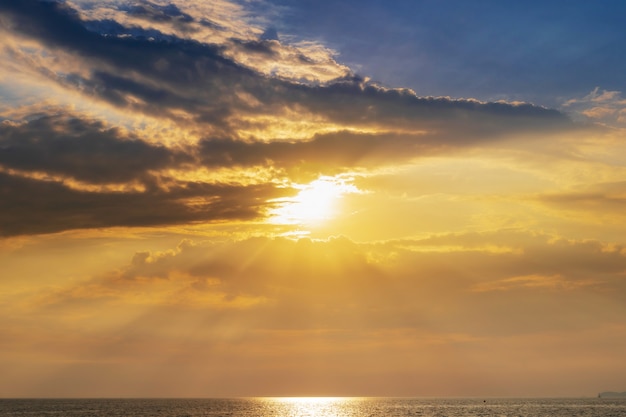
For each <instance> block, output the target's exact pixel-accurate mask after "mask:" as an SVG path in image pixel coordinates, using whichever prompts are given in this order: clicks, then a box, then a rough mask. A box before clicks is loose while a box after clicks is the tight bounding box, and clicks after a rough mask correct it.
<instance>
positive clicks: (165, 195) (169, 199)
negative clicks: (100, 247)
mask: <svg viewBox="0 0 626 417" xmlns="http://www.w3.org/2000/svg"><path fill="white" fill-rule="evenodd" d="M144 182H145V183H147V182H148V181H147V180H146V181H144ZM284 192H285V191H284V190H277V189H276V188H275V187H274V186H272V185H251V186H244V185H228V184H206V183H194V182H186V183H185V182H178V183H175V184H168V188H167V189H165V188H162V187H159V185H158V184H157V183H156V179H155V180H154V181H153V183H152V184H149V183H148V184H147V189H146V190H145V191H125V192H122V191H99V192H91V191H82V190H75V189H72V188H70V187H68V186H67V185H65V184H63V183H61V182H58V181H51V180H48V181H46V180H43V181H40V180H35V179H30V178H22V177H17V176H12V175H9V174H6V173H1V172H0V236H15V235H21V234H40V233H54V232H60V231H63V230H72V229H86V228H104V227H114V226H128V227H138V226H157V225H173V224H193V223H200V222H215V221H225V220H249V219H253V218H257V217H259V216H262V215H263V214H264V212H265V210H266V209H267V203H266V201H267V200H268V199H271V198H275V197H279V196H281V195H282V193H284Z"/></svg>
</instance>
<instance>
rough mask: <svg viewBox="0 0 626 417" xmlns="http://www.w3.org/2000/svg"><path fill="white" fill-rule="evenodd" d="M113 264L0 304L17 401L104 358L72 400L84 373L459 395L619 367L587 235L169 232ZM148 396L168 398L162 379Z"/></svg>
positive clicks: (103, 377) (616, 279) (599, 257)
mask: <svg viewBox="0 0 626 417" xmlns="http://www.w3.org/2000/svg"><path fill="white" fill-rule="evenodd" d="M144 243H145V242H144ZM498 246H508V247H514V248H516V249H518V250H517V251H495V250H493V249H492V248H494V247H498ZM129 255H130V256H128V258H127V261H126V262H124V263H122V264H115V265H107V269H106V270H104V271H101V272H98V273H95V274H94V275H92V276H91V277H84V279H82V280H76V279H71V280H66V281H64V282H50V283H47V284H46V285H45V286H42V287H39V288H29V289H27V290H22V291H20V292H19V293H14V294H12V295H11V296H10V297H8V296H3V298H2V303H0V311H1V312H2V313H3V317H5V320H3V321H2V323H1V324H0V327H1V328H2V331H3V334H6V335H10V336H11V337H7V338H4V339H3V340H2V341H0V343H2V347H3V349H4V351H5V352H7V353H6V354H5V356H4V358H5V359H6V362H7V363H8V367H7V368H6V369H9V371H10V372H12V373H13V374H14V375H15V377H16V378H17V379H16V381H18V382H19V383H18V385H17V386H19V387H21V389H22V390H26V391H28V392H32V390H33V389H34V388H32V386H31V387H30V388H28V387H27V386H25V385H23V384H25V381H26V380H31V381H39V382H40V383H41V384H42V386H47V383H46V378H47V377H48V376H49V375H50V374H53V375H54V379H56V380H57V381H58V378H60V377H64V379H63V380H64V381H66V382H67V381H73V380H72V375H74V373H75V372H76V367H78V368H80V369H82V370H83V371H84V370H85V369H90V370H91V369H95V368H97V367H99V366H102V365H103V364H106V365H107V366H105V367H104V368H106V371H105V372H104V373H99V374H98V376H99V378H98V379H97V381H99V382H95V381H92V382H90V383H91V384H93V385H92V386H90V389H87V390H86V391H84V392H85V395H87V393H89V392H92V391H95V390H98V388H99V389H104V388H103V387H102V385H101V384H102V382H101V381H107V382H111V381H117V384H116V385H115V386H117V387H119V381H118V378H117V377H119V375H126V373H127V372H128V368H129V367H130V368H132V369H136V370H140V371H141V372H144V374H145V372H148V375H149V372H159V373H163V372H165V373H167V374H168V375H170V377H171V378H174V379H176V378H183V379H184V378H187V380H188V379H189V378H195V377H196V374H195V373H194V371H193V370H194V369H195V370H197V369H198V368H199V367H200V368H201V369H200V370H201V371H202V372H201V374H202V375H212V376H215V377H217V379H218V380H219V382H220V383H221V385H220V384H217V383H216V384H217V385H216V386H215V387H214V388H215V389H219V386H221V387H222V389H224V385H223V383H224V378H227V379H226V380H228V381H230V382H229V383H228V384H232V386H231V385H228V384H227V385H228V387H229V389H228V392H237V387H238V388H239V389H241V386H240V385H239V384H237V383H236V382H237V380H239V379H243V380H248V379H247V378H263V381H264V385H263V386H264V387H265V386H266V385H265V382H268V381H269V382H268V383H270V384H272V386H273V387H274V389H276V390H278V391H281V390H285V389H289V387H288V386H286V385H285V384H283V383H282V382H277V381H284V378H287V379H288V380H289V379H293V381H292V382H290V384H287V385H292V384H301V380H300V378H295V379H294V374H295V375H298V376H301V375H305V376H306V375H317V373H316V372H319V366H322V367H323V368H322V369H324V370H325V371H326V372H331V370H334V371H332V372H338V371H337V370H338V369H339V370H341V371H340V372H338V375H340V376H337V375H335V374H332V373H331V374H332V375H333V379H335V378H338V377H341V378H344V377H345V378H346V380H345V381H344V384H339V385H338V386H337V387H336V388H337V389H348V388H346V387H354V385H353V384H354V383H355V382H354V381H355V380H360V379H361V378H362V377H363V372H364V373H365V374H366V375H369V376H370V377H372V378H373V380H375V381H378V379H379V377H383V376H384V377H385V378H391V379H393V378H392V377H395V378H408V379H409V380H412V379H417V380H421V379H422V378H423V375H424V373H427V374H429V375H431V374H432V378H434V379H433V380H435V381H440V382H439V383H440V384H445V385H446V386H448V381H447V380H448V377H449V376H450V375H452V376H455V378H454V380H455V381H456V380H458V378H469V377H470V376H471V378H470V380H471V384H470V383H468V384H460V386H461V387H464V389H469V387H471V386H475V384H476V383H477V381H478V380H480V381H481V382H480V383H481V384H487V385H489V382H488V381H490V380H491V379H490V378H491V377H493V378H495V379H496V380H507V379H508V378H510V375H511V373H514V374H515V375H518V376H519V378H522V379H524V380H528V381H529V383H531V384H532V386H533V387H536V380H535V378H536V376H537V375H538V374H541V373H542V372H547V371H545V369H546V366H550V370H551V372H554V370H555V369H556V370H558V372H560V373H562V372H565V370H568V369H571V366H572V363H573V364H575V365H574V366H575V367H576V369H577V370H578V372H582V371H585V370H589V369H596V370H598V369H600V370H601V374H602V375H604V376H606V372H610V374H611V375H613V373H612V372H614V373H616V374H619V373H620V372H622V371H623V369H621V368H620V369H619V370H618V371H615V363H621V362H619V357H620V355H621V352H622V351H623V350H621V347H622V346H624V339H623V336H622V335H623V316H624V313H625V311H624V306H623V302H622V299H623V294H624V290H625V288H624V282H623V271H624V268H625V267H626V257H625V256H624V250H623V247H619V246H611V245H607V244H604V243H602V242H598V241H574V240H564V239H559V238H557V237H554V236H548V235H537V234H531V233H524V232H521V231H513V230H509V231H499V232H492V233H457V234H445V235H439V236H433V237H431V238H425V239H414V240H396V241H388V242H379V243H376V244H368V243H356V242H353V241H350V240H348V239H346V238H335V239H329V240H326V241H316V240H308V239H303V240H299V241H293V240H289V239H284V238H276V239H270V238H262V237H257V238H248V239H244V240H221V241H218V240H211V241H195V242H193V241H189V240H185V241H182V242H181V243H180V244H179V245H177V246H175V247H172V248H171V249H169V250H168V249H166V248H164V249H162V250H152V251H148V250H139V251H136V252H135V253H134V255H132V254H129ZM103 311H106V314H103ZM62 334H63V335H68V336H67V337H60V335H62ZM39 346H46V349H45V352H44V351H41V349H39ZM616 346H617V347H616ZM16 352H19V354H18V353H16ZM589 352H591V353H593V355H589ZM381 353H382V354H381ZM590 358H591V359H590ZM513 359H514V360H513ZM241 361H243V363H242V362H241ZM519 361H521V362H523V363H522V364H520V362H519ZM555 361H556V364H555ZM613 361H617V362H613ZM370 362H372V363H374V365H373V366H370V365H367V366H365V364H369V363H370ZM15 363H18V364H22V366H21V367H20V368H19V369H16V368H15V365H14V364H15ZM232 363H235V364H238V365H237V366H235V367H233V366H232ZM450 363H454V364H455V365H458V366H452V367H451V366H450ZM12 364H13V365H12ZM29 364H30V365H29ZM34 364H36V365H37V367H38V368H39V370H38V371H35V370H33V369H32V367H33V366H34ZM320 364H321V365H320ZM528 364H530V365H528ZM239 365H240V366H241V369H240V368H239V367H238V366H239ZM487 365H489V366H487ZM496 365H497V366H496ZM529 366H530V367H531V369H529ZM41 369H47V370H49V371H50V372H41ZM155 369H156V371H155ZM485 369H489V370H490V371H489V372H488V374H489V375H490V376H491V377H485V375H484V374H483V372H485ZM18 370H19V372H18ZM209 370H210V372H209ZM244 370H245V371H244ZM491 370H494V371H491ZM268 372H269V373H270V374H269V375H273V377H272V378H270V379H267V378H268ZM442 372H443V373H444V374H445V375H446V378H444V379H443V380H438V379H437V378H436V375H438V374H440V373H442ZM134 373H135V372H134V371H133V372H130V374H132V375H134ZM233 373H234V375H235V376H233ZM24 375H29V377H28V378H26V379H24V378H25V377H24ZM132 375H129V377H131V376H132ZM229 375H230V377H229ZM477 375H481V377H477ZM594 375H596V374H594ZM65 377H67V378H69V379H67V378H65ZM228 378H232V380H231V379H228ZM51 379H52V378H51ZM87 379H88V380H89V381H91V379H89V378H87ZM122 379H123V380H124V381H127V379H124V378H122ZM304 379H305V380H307V378H306V377H305V378H304ZM131 380H132V381H135V380H134V379H132V378H131ZM140 380H145V378H140ZM140 380H137V381H136V382H137V384H138V385H137V386H139V387H143V388H144V389H145V382H144V383H141V381H140ZM200 380H202V381H204V382H205V383H208V384H209V386H211V387H213V385H212V383H211V382H209V381H205V380H204V379H202V378H201V379H200ZM20 381H21V382H20ZM168 381H169V379H168ZM485 381H487V382H485ZM530 381H532V382H530ZM553 382H554V381H551V382H550V384H546V385H547V386H546V387H543V389H547V388H549V386H550V385H551V384H552V383H553ZM320 384H321V385H320ZM320 384H317V383H316V384H313V386H311V387H309V388H308V389H314V388H315V387H317V388H319V387H325V386H326V385H325V384H324V383H321V382H320ZM78 385H80V384H78ZM131 385H133V386H134V384H131ZM175 385H177V384H175ZM384 385H385V386H386V385H387V384H386V383H385V384H384ZM401 385H402V384H400V385H398V386H394V387H395V388H394V390H397V389H401ZM427 385H428V386H431V383H430V382H429V384H427ZM466 385H467V386H466ZM80 386H82V385H80ZM194 386H195V384H194ZM203 386H204V385H203ZM254 386H255V384H252V385H251V386H249V387H248V388H247V389H248V390H250V394H252V393H253V392H255V391H254V389H255V388H254ZM489 386H490V385H489ZM298 387H299V388H298V389H305V386H303V385H298ZM342 387H343V388H342ZM363 388H364V389H369V390H372V394H373V393H374V392H376V391H377V390H381V389H383V388H384V387H382V386H378V385H376V384H374V385H370V384H366V385H364V386H363ZM423 388H424V389H427V386H426V384H425V385H424V387H423ZM12 389H16V388H15V386H14V388H12ZM64 389H68V390H71V389H73V390H77V389H78V387H77V386H76V383H74V382H67V385H65V388H64ZM129 389H131V390H137V389H138V388H137V387H136V386H135V387H134V388H133V387H129ZM151 389H154V390H157V392H162V391H160V390H165V391H166V392H171V388H168V387H167V384H165V385H163V386H155V387H151ZM256 389H258V387H257V388H256ZM430 389H432V387H431V388H430ZM490 389H495V388H493V387H492V388H490ZM139 390H140V389H139ZM9 392H13V391H9ZM54 392H56V391H54ZM75 392H83V391H80V390H79V391H75ZM133 392H135V391H133ZM186 392H187V393H189V391H186ZM211 392H213V391H211ZM219 392H221V391H219ZM256 392H257V393H258V391H256ZM288 392H290V391H288ZM368 392H369V391H368ZM383 392H386V391H384V390H383ZM401 392H404V391H401ZM194 393H195V392H194ZM246 393H247V391H246ZM182 394H183V393H182V392H181V395H182ZM353 394H355V392H353ZM390 394H391V393H390Z"/></svg>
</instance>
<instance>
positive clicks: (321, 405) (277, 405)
mask: <svg viewBox="0 0 626 417" xmlns="http://www.w3.org/2000/svg"><path fill="white" fill-rule="evenodd" d="M355 400H356V399H355V398H344V397H276V398H264V401H267V402H269V403H270V404H271V406H272V408H274V409H279V413H278V415H279V416H281V417H348V416H352V415H353V414H352V413H350V407H348V404H349V403H350V402H353V401H355Z"/></svg>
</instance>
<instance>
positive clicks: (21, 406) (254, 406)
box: [0, 397, 626, 417]
mask: <svg viewBox="0 0 626 417" xmlns="http://www.w3.org/2000/svg"><path fill="white" fill-rule="evenodd" d="M0 416H2V417H5V416H31V417H32V416H42V417H43V416H62V417H65V416H67V417H79V416H80V417H87V416H89V417H126V416H128V417H144V416H145V417H148V416H150V417H201V416H211V417H215V416H220V417H221V416H223V417H227V416H228V417H401V416H402V417H405V416H421V417H461V416H472V417H478V416H480V417H626V399H624V398H621V399H620V398H611V399H609V398H540V399H537V398H535V399H532V398H523V399H519V398H517V399H516V398H497V399H495V398H486V399H479V398H455V399H450V398H446V399H437V398H352V397H350V398H344V397H338V398H326V397H324V398H318V397H305V398H292V397H289V398H232V399H0Z"/></svg>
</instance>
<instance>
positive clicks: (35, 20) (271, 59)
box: [0, 0, 579, 235]
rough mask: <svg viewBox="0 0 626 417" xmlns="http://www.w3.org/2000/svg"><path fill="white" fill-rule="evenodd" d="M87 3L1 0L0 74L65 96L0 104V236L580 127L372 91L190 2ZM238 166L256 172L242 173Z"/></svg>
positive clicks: (86, 224) (158, 217) (242, 209)
mask: <svg viewBox="0 0 626 417" xmlns="http://www.w3.org/2000/svg"><path fill="white" fill-rule="evenodd" d="M92 6H93V7H92ZM92 6H90V7H87V6H85V7H84V8H83V9H79V8H77V9H74V8H73V7H79V6H74V3H59V2H40V1H35V0H27V1H22V2H17V1H9V2H4V3H3V4H2V5H0V14H1V15H2V16H3V18H2V25H1V27H2V29H3V32H4V34H6V36H7V39H8V41H9V42H8V43H7V47H6V48H5V49H4V51H3V53H4V54H5V55H6V56H7V57H8V58H10V59H8V62H10V63H11V64H10V65H9V66H6V67H5V68H4V71H5V74H9V75H11V74H16V73H19V74H21V75H20V77H21V80H22V81H21V82H22V83H24V84H28V83H29V82H31V83H32V84H33V85H34V84H37V85H41V84H43V85H49V86H55V88H59V89H60V90H59V91H66V92H67V93H68V95H67V97H66V98H64V97H63V95H57V96H55V97H54V98H53V103H52V104H51V105H49V106H43V105H42V106H39V107H38V110H37V111H36V112H33V113H32V114H18V113H19V112H18V113H16V112H15V111H14V110H6V111H4V113H3V119H4V121H3V122H2V125H1V126H0V170H1V173H2V181H3V184H4V186H3V189H2V193H3V196H4V197H5V198H6V199H7V201H13V203H8V202H5V203H4V204H1V205H0V212H1V213H2V214H3V215H4V217H3V218H4V219H11V220H10V221H9V220H6V221H5V222H3V224H2V226H1V228H0V229H1V230H2V234H4V235H16V234H22V233H26V234H30V233H48V232H57V231H63V230H68V229H75V228H99V227H111V226H140V225H143V226H149V225H167V224H185V223H189V224H196V223H197V222H202V221H222V220H230V219H247V220H252V219H255V220H258V219H264V218H265V215H266V213H267V212H268V210H269V209H271V207H272V206H273V205H274V204H275V203H272V202H271V200H272V198H275V197H277V196H284V195H289V194H292V193H293V192H294V189H293V188H292V187H290V185H291V184H293V183H294V182H297V181H311V180H314V179H315V178H317V177H318V176H319V175H335V174H340V173H345V172H348V171H350V170H363V169H372V168H377V167H385V166H390V165H397V164H404V163H409V162H411V161H413V160H415V159H417V158H422V157H425V156H430V155H435V154H437V155H441V154H446V153H450V152H458V151H459V150H463V149H468V148H469V147H472V146H498V144H504V143H505V139H507V138H509V137H514V136H519V135H535V134H539V133H541V134H542V135H545V136H550V135H552V134H558V133H561V132H564V131H573V130H577V129H579V127H578V126H577V125H575V124H574V123H572V122H571V121H570V120H569V119H568V118H567V117H566V116H564V115H563V114H562V113H560V112H558V111H556V110H551V109H546V108H542V107H538V106H533V105H531V104H525V103H504V102H497V103H489V102H480V101H477V100H471V99H464V100H454V99H450V98H432V97H419V96H417V95H416V94H415V93H414V92H413V91H411V90H408V89H390V88H384V87H381V86H379V85H376V84H374V83H372V82H370V81H368V80H366V79H365V78H363V77H360V76H358V75H355V74H353V73H352V72H351V71H350V70H349V69H347V68H346V67H344V66H342V65H340V64H338V63H337V62H336V61H334V59H333V58H332V53H331V51H328V50H325V49H323V48H320V47H319V46H315V45H307V44H304V43H301V44H291V45H290V44H283V43H281V42H280V41H278V40H276V39H264V38H263V36H262V34H263V31H262V30H261V29H258V28H251V32H250V33H249V34H247V35H245V34H243V33H239V32H234V29H233V28H232V27H231V26H229V25H228V24H226V22H225V21H224V16H225V14H223V15H220V16H221V17H220V16H217V15H216V16H211V15H207V16H202V15H201V14H199V13H200V9H198V8H197V7H196V6H193V5H191V4H189V3H184V2H183V3H181V5H180V6H179V5H175V4H173V3H171V4H165V3H158V4H157V3H152V2H147V1H145V2H139V3H136V4H134V5H130V6H128V5H127V6H123V7H122V6H120V5H116V4H114V3H109V2H104V3H100V4H99V5H98V6H95V5H92ZM216 7H217V9H216V10H217V11H216V12H215V13H217V14H219V13H220V12H219V10H222V9H221V8H224V7H227V6H226V4H225V3H219V4H218V5H216ZM233 7H234V6H233ZM218 9H219V10H218ZM203 10H204V9H203ZM224 10H226V9H224ZM205 12H206V10H205ZM234 15H235V16H238V15H237V13H234ZM204 17H206V18H207V19H210V18H211V17H215V18H216V21H219V23H216V24H215V25H209V26H210V27H209V26H206V25H204V24H200V22H202V21H203V20H202V19H203V18H204ZM218 17H219V19H218ZM116 19H117V20H116ZM239 19H244V17H242V14H241V13H240V14H239ZM244 20H245V19H244ZM242 21H243V20H242ZM163 25H165V26H163ZM166 27H169V28H170V30H169V31H167V30H166ZM252 29H254V30H252ZM257 29H258V30H257ZM203 31H204V32H203ZM207 31H208V32H207ZM209 32H210V33H214V32H215V33H221V34H222V35H224V34H226V33H228V34H229V36H221V37H220V36H216V37H214V38H212V39H213V42H209V41H207V40H206V39H205V38H203V37H202V36H201V35H202V34H204V35H206V34H207V33H209ZM265 38H267V36H266V37H265ZM33 63H36V65H35V68H36V70H35V71H33V70H31V69H30V68H31V67H33V65H32V64H33ZM21 68H23V69H24V71H21ZM29 80H30V81H29ZM46 83H47V84H46ZM48 91H50V90H48ZM72 97H80V99H81V100H84V101H83V102H82V103H83V104H81V108H79V109H77V108H75V107H74V108H73V107H72V106H74V103H73V101H74V100H73V99H72ZM64 100H65V101H64ZM89 103H91V104H92V105H91V106H90V105H89ZM59 109H61V110H59ZM88 112H89V114H88ZM22 113H23V112H22ZM112 114H114V115H115V114H117V116H114V117H112V116H111V115H112ZM503 146H505V145H503ZM223 170H230V174H229V176H228V178H226V177H224V176H223V175H222V174H223V173H222V172H221V171H223ZM250 170H264V172H266V173H268V174H267V175H265V176H264V177H263V178H262V179H259V180H257V181H256V182H255V183H254V184H251V183H250V180H249V178H250V174H249V172H250ZM237 172H239V177H238V176H237V174H236V173H237ZM199 173H202V175H200V174H199ZM209 177H210V178H209ZM20 190H21V191H20ZM61 196H62V197H63V199H65V200H62V199H61ZM18 201H19V204H20V205H22V206H23V207H25V209H23V210H20V209H19V208H18V204H17V203H16V202H18ZM63 201H65V202H63ZM228 205H232V206H231V207H228ZM124 207H132V208H129V209H123V208H124ZM46 213H54V215H53V216H52V217H51V216H48V215H47V214H46ZM46 218H51V219H54V220H53V221H50V224H46V223H47V222H46V221H45V220H42V219H46ZM36 219H39V220H36Z"/></svg>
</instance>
